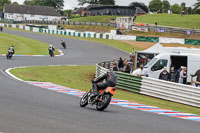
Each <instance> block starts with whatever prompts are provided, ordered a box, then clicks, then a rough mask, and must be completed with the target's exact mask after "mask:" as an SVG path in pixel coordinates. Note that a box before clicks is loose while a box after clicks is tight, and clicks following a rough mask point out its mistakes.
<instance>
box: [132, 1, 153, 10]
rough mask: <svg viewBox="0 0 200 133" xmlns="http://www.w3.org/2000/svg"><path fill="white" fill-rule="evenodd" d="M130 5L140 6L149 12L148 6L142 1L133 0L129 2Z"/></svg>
mask: <svg viewBox="0 0 200 133" xmlns="http://www.w3.org/2000/svg"><path fill="white" fill-rule="evenodd" d="M129 6H134V7H140V8H141V9H142V10H144V11H145V12H149V10H148V7H147V6H146V5H145V4H144V3H141V2H132V3H131V4H129Z"/></svg>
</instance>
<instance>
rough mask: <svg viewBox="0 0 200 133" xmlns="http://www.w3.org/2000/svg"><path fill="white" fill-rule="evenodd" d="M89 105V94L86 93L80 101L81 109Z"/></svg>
mask: <svg viewBox="0 0 200 133" xmlns="http://www.w3.org/2000/svg"><path fill="white" fill-rule="evenodd" d="M87 105H88V92H86V93H85V94H84V95H83V96H82V98H81V100H80V106H81V107H85V106H87Z"/></svg>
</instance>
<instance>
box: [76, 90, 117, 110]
mask: <svg viewBox="0 0 200 133" xmlns="http://www.w3.org/2000/svg"><path fill="white" fill-rule="evenodd" d="M115 90H116V88H115V87H107V88H106V89H105V90H100V91H99V94H98V95H97V96H92V94H93V89H91V90H89V91H88V92H86V93H85V94H84V95H83V97H82V98H81V100H80V106H81V107H85V106H87V105H88V104H91V105H94V104H95V105H96V109H97V110H98V111H103V110H104V109H106V108H107V107H108V105H109V104H110V101H111V98H112V96H113V95H114V94H115Z"/></svg>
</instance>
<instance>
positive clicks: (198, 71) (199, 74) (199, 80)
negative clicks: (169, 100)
mask: <svg viewBox="0 0 200 133" xmlns="http://www.w3.org/2000/svg"><path fill="white" fill-rule="evenodd" d="M191 76H192V77H195V76H197V79H196V81H197V82H200V69H199V70H197V71H196V72H195V74H194V75H191ZM199 85H200V84H199V83H195V86H196V87H198V86H199Z"/></svg>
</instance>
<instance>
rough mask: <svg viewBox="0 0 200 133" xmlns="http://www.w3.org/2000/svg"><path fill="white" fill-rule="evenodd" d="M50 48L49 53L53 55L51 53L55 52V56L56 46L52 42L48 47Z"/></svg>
mask: <svg viewBox="0 0 200 133" xmlns="http://www.w3.org/2000/svg"><path fill="white" fill-rule="evenodd" d="M48 50H49V55H51V54H53V56H54V50H55V49H54V47H53V46H52V45H51V44H50V45H49V48H48Z"/></svg>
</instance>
